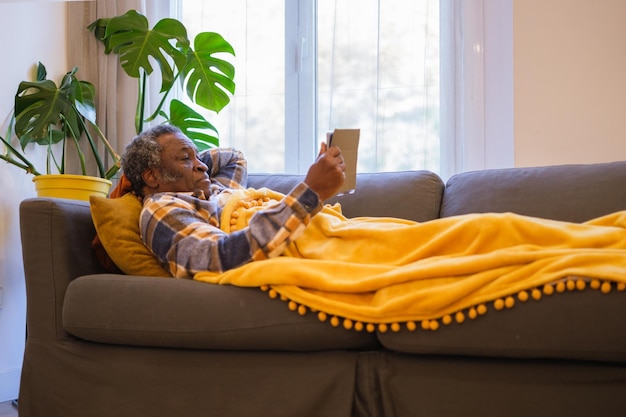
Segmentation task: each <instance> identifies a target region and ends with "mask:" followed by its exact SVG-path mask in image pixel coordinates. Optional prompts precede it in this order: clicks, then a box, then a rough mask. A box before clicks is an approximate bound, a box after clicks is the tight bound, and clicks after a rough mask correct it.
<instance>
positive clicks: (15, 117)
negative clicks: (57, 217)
mask: <svg viewBox="0 0 626 417" xmlns="http://www.w3.org/2000/svg"><path fill="white" fill-rule="evenodd" d="M77 71H78V68H76V67H74V68H73V69H72V70H71V71H69V72H67V73H66V74H65V75H64V76H63V79H62V80H61V83H60V84H59V85H58V86H57V85H56V84H55V82H54V81H52V80H49V79H48V78H47V71H46V68H45V66H44V65H43V64H42V63H41V62H40V63H39V64H38V66H37V76H36V79H35V81H22V82H20V84H19V86H18V88H17V93H16V94H15V105H14V109H13V114H12V116H11V118H10V121H9V125H8V128H7V133H6V138H4V137H0V141H1V142H2V143H3V145H4V148H5V150H4V153H3V154H0V159H3V160H5V161H6V162H8V163H10V164H12V165H14V166H17V167H19V168H21V169H23V170H25V171H26V172H27V173H29V174H33V175H35V176H40V175H42V174H65V173H66V160H67V154H68V152H69V151H70V150H71V149H74V150H75V153H76V154H77V155H78V160H79V163H80V171H81V173H82V175H84V176H87V175H88V174H87V171H88V167H87V163H86V159H85V154H84V151H83V148H82V147H81V146H80V144H81V143H82V141H85V140H86V141H87V143H88V146H87V147H88V148H89V149H90V151H91V152H92V153H93V156H94V159H95V162H96V165H97V171H98V177H99V178H103V179H106V180H109V179H111V178H112V177H113V175H115V173H116V172H117V171H118V170H119V167H120V163H119V160H120V157H119V155H118V154H117V153H116V152H115V150H114V149H113V148H112V147H111V145H110V143H109V141H108V140H107V138H106V137H105V135H104V134H103V133H102V131H101V130H100V128H99V127H98V125H97V124H96V108H95V102H94V96H95V88H94V86H93V85H92V84H91V83H89V82H87V81H82V80H80V79H78V77H77V76H76V73H77ZM14 137H15V138H17V139H18V140H19V146H17V145H16V146H13V144H12V141H11V139H12V138H14ZM98 143H102V144H104V149H105V152H106V153H108V154H109V156H110V158H109V161H108V165H109V166H105V161H104V160H103V159H104V158H103V157H102V156H101V155H100V152H99V151H98ZM31 144H35V145H40V146H44V147H46V149H47V152H46V170H45V172H40V171H39V170H38V169H37V168H36V167H35V164H34V163H33V162H32V161H31V160H29V158H28V157H27V155H26V147H27V146H29V145H31Z"/></svg>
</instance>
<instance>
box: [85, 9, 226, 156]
mask: <svg viewBox="0 0 626 417" xmlns="http://www.w3.org/2000/svg"><path fill="white" fill-rule="evenodd" d="M89 29H90V30H92V31H93V32H94V34H95V36H96V37H97V38H98V39H99V40H100V41H102V42H103V43H104V46H105V53H107V54H109V53H111V52H113V53H115V54H117V55H119V60H120V65H121V66H122V68H123V69H124V72H126V74H128V75H129V76H131V77H133V78H140V81H139V82H138V84H137V85H138V94H137V100H138V101H137V107H136V109H137V111H136V114H135V127H136V130H137V133H139V132H141V130H143V124H144V122H150V121H153V120H155V119H156V118H157V117H159V116H161V117H163V118H165V120H166V121H167V122H169V123H170V124H173V125H175V126H178V127H179V128H181V129H182V130H183V131H184V132H185V133H186V134H187V136H189V138H191V139H192V140H194V141H195V142H196V144H197V145H198V147H199V148H203V147H205V146H217V145H218V143H219V140H218V138H217V136H216V135H215V136H214V135H213V133H215V134H217V131H216V129H215V127H214V126H213V125H211V124H210V123H209V122H207V121H206V119H205V118H204V117H203V116H201V115H200V114H198V113H197V112H195V111H194V110H192V109H191V108H189V107H187V106H185V105H183V104H182V103H181V102H175V101H174V100H173V101H172V102H171V104H170V114H169V115H168V114H166V111H165V110H164V105H165V103H166V102H167V99H168V97H167V96H168V94H169V93H170V91H171V90H172V89H173V87H174V85H177V84H176V80H178V81H179V82H180V85H181V87H182V89H183V91H184V92H185V93H186V95H187V97H188V98H189V99H190V100H191V101H192V102H193V103H194V104H197V105H199V106H201V107H203V108H205V109H207V110H210V111H214V112H219V111H220V110H222V109H223V108H224V107H225V106H226V105H227V104H228V103H229V102H230V95H232V94H234V92H235V82H234V77H235V68H234V67H233V65H232V64H231V63H229V62H228V61H226V60H225V59H223V58H221V57H220V56H218V54H229V55H232V56H234V55H235V52H234V50H233V47H232V46H231V45H230V44H229V43H228V42H227V41H226V40H225V39H224V38H223V37H222V36H220V35H219V34H217V33H212V32H203V33H200V34H199V35H197V36H196V37H195V39H194V44H193V48H192V47H191V45H190V41H189V39H188V37H187V30H186V29H185V27H184V25H183V24H182V23H180V22H179V21H178V20H175V19H171V18H166V19H162V20H160V21H158V22H157V23H156V25H154V27H153V28H152V29H149V25H148V20H147V19H146V18H145V16H143V15H141V14H139V13H137V12H136V11H134V10H130V11H128V12H126V13H125V14H123V15H120V16H117V17H113V18H107V19H99V20H96V21H95V22H93V23H92V24H91V25H89ZM155 62H156V64H157V65H158V68H159V69H160V72H161V90H160V99H159V100H158V104H157V105H156V106H155V108H148V107H149V103H148V102H147V100H146V83H147V77H149V76H151V74H152V73H153V72H154V68H153V63H155Z"/></svg>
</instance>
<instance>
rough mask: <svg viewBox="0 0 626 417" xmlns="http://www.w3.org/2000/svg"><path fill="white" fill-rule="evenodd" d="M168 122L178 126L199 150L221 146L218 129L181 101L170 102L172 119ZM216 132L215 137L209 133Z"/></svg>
mask: <svg viewBox="0 0 626 417" xmlns="http://www.w3.org/2000/svg"><path fill="white" fill-rule="evenodd" d="M168 122H169V123H170V124H171V125H174V126H177V127H178V128H179V129H180V130H182V131H183V133H184V134H185V135H186V136H187V137H188V138H189V139H191V140H192V141H193V142H194V143H195V144H196V146H197V147H198V150H200V151H202V150H205V149H208V148H215V147H217V146H218V145H219V139H218V138H217V129H216V128H215V127H214V126H213V125H212V124H211V123H209V122H208V121H207V120H206V119H205V118H204V117H203V116H202V115H201V114H200V113H198V112H196V111H195V110H194V109H192V108H191V107H189V106H187V105H186V104H185V103H183V102H181V101H179V100H172V101H171V102H170V117H169V120H168ZM207 131H212V132H215V135H213V134H211V133H209V132H207Z"/></svg>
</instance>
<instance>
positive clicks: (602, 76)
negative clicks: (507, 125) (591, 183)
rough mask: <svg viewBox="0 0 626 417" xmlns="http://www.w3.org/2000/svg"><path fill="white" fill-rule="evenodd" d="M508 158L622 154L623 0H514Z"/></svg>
mask: <svg viewBox="0 0 626 417" xmlns="http://www.w3.org/2000/svg"><path fill="white" fill-rule="evenodd" d="M513 16H514V80H515V81H514V91H515V93H514V97H515V98H514V119H515V122H514V123H515V128H514V132H515V165H516V166H532V165H549V164H565V163H590V162H609V161H615V160H624V159H626V135H625V133H626V124H625V123H624V122H623V121H624V111H625V107H626V106H625V103H626V46H625V45H626V43H625V42H624V41H625V40H626V25H625V24H624V18H625V17H626V1H624V0H515V2H514V10H513Z"/></svg>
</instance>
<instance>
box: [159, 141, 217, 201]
mask: <svg viewBox="0 0 626 417" xmlns="http://www.w3.org/2000/svg"><path fill="white" fill-rule="evenodd" d="M157 142H158V143H159V144H160V145H161V146H162V147H163V152H162V154H161V167H160V169H158V170H156V176H157V181H158V191H159V192H193V191H196V190H202V191H204V192H205V194H206V193H208V190H209V186H210V180H209V175H208V173H207V171H208V168H207V166H206V165H205V164H204V163H203V162H202V161H200V160H199V159H198V152H197V150H196V146H195V145H194V144H193V142H192V141H191V140H190V139H189V138H187V137H186V136H185V135H183V134H180V133H170V134H166V135H162V136H160V137H159V138H158V139H157ZM207 195H208V194H207Z"/></svg>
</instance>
